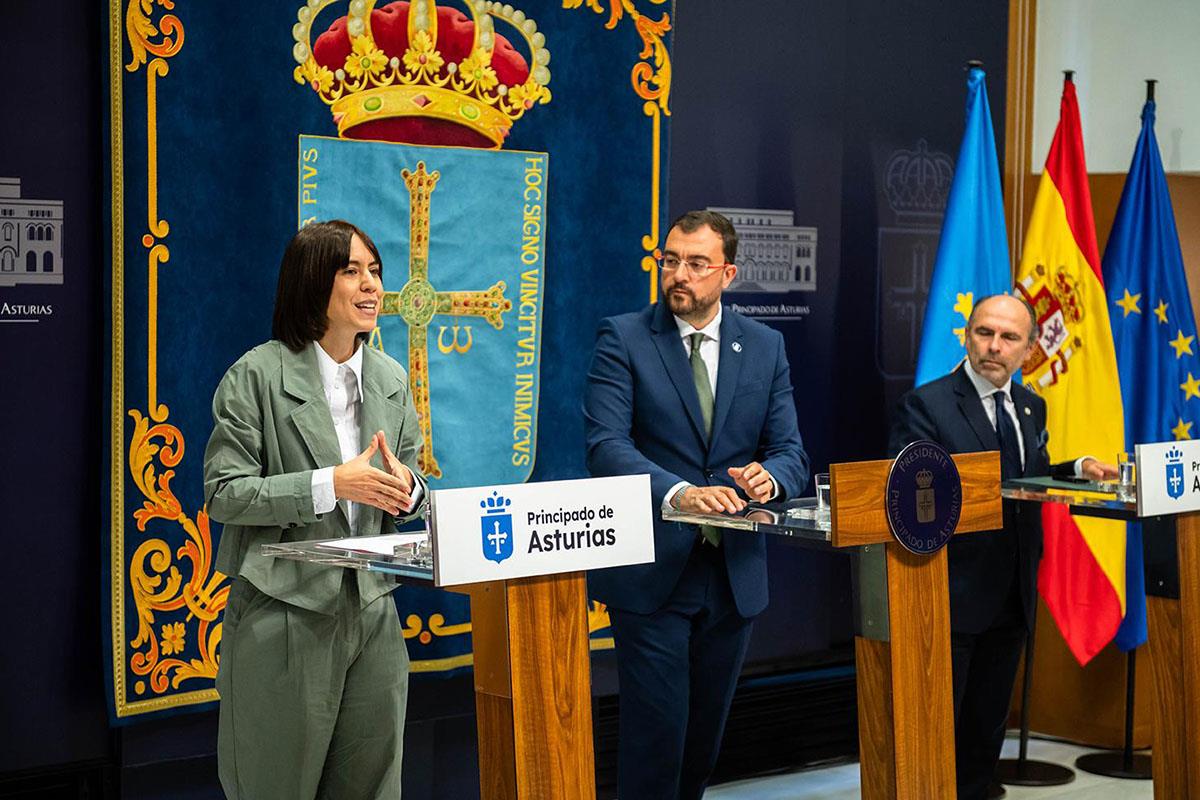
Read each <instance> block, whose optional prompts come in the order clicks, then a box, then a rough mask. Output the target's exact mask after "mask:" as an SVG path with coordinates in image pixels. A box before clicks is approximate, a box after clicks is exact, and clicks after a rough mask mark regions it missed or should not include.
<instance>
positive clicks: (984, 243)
mask: <svg viewBox="0 0 1200 800" xmlns="http://www.w3.org/2000/svg"><path fill="white" fill-rule="evenodd" d="M1011 276H1012V267H1011V266H1010V265H1009V261H1008V242H1007V240H1006V238H1005V228H1004V200H1003V197H1002V195H1001V192H1000V168H999V166H998V163H997V161H996V137H995V135H994V134H993V133H992V114H991V111H990V110H989V108H988V99H987V87H986V86H985V84H984V72H983V70H981V69H979V68H978V67H972V68H971V70H970V72H969V73H968V75H967V126H966V131H965V133H964V134H963V140H962V147H960V148H959V151H958V163H957V164H956V165H955V167H954V181H953V182H952V183H951V184H950V197H949V199H948V200H947V202H946V216H945V218H944V220H943V222H942V236H941V239H940V241H939V242H938V251H937V259H936V260H935V261H934V265H933V278H932V280H931V281H930V285H929V301H928V303H927V304H926V306H925V321H924V323H923V325H922V328H921V348H920V350H919V351H918V353H917V378H916V385H917V386H920V385H921V384H923V383H928V382H929V381H931V380H933V379H935V378H940V377H941V376H943V375H945V374H946V373H948V372H950V371H951V370H953V369H954V368H955V367H956V366H957V365H958V363H959V362H960V361H962V360H963V357H964V356H965V355H966V353H967V351H966V348H965V347H964V346H963V341H964V334H965V331H966V327H967V316H968V315H969V314H970V313H971V307H972V306H973V305H974V304H975V301H976V300H978V299H979V298H981V297H984V296H986V295H991V294H1002V293H1004V292H1007V291H1008V289H1009V286H1010V285H1011Z"/></svg>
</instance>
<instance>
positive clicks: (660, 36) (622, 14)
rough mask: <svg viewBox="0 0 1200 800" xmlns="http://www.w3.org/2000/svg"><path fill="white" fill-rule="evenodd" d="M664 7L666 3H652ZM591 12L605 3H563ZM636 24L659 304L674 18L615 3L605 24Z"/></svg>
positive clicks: (648, 253) (648, 257)
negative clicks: (657, 254) (657, 255)
mask: <svg viewBox="0 0 1200 800" xmlns="http://www.w3.org/2000/svg"><path fill="white" fill-rule="evenodd" d="M650 2H651V3H653V4H654V5H662V4H663V3H664V2H666V0H650ZM584 7H586V8H589V9H591V10H592V11H594V12H595V13H597V14H603V13H604V2H603V0H563V8H565V9H568V10H571V9H577V8H584ZM626 15H628V18H629V19H630V20H632V21H633V26H634V29H635V30H636V31H637V34H638V37H639V38H640V39H641V40H642V50H641V52H640V53H638V59H639V60H638V61H637V62H636V63H634V65H633V69H632V70H631V71H630V74H629V79H630V83H631V84H632V85H633V91H634V93H635V94H636V95H637V96H638V97H640V98H641V99H642V100H644V101H645V102H644V103H643V105H642V113H644V114H645V115H646V116H647V117H649V118H650V147H651V179H650V232H649V233H647V234H646V235H645V236H643V237H642V250H644V251H645V252H644V254H643V255H642V264H641V266H642V271H643V272H645V273H647V274H648V275H649V276H650V302H651V303H654V302H657V300H658V264H657V262H655V260H654V255H655V252H656V251H657V250H658V244H659V238H660V237H661V230H660V226H659V214H660V205H659V197H660V195H661V193H662V118H663V117H664V116H668V117H669V116H670V115H671V107H670V97H671V54H670V52H669V51H668V50H667V45H666V41H665V37H666V35H667V33H669V32H670V30H671V17H670V15H669V14H667V13H666V12H663V14H662V16H660V17H659V18H658V19H657V20H654V19H651V18H650V17H648V16H646V15H644V14H642V13H641V12H639V11H638V10H637V8H636V6H634V2H633V0H612V2H611V3H610V5H609V12H608V21H607V22H606V23H605V24H604V27H605V28H606V29H607V30H612V29H614V28H616V27H617V25H618V24H620V22H621V20H622V19H625V18H626Z"/></svg>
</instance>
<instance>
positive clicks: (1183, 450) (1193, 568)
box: [1003, 441, 1200, 800]
mask: <svg viewBox="0 0 1200 800" xmlns="http://www.w3.org/2000/svg"><path fill="white" fill-rule="evenodd" d="M1136 455H1137V473H1138V474H1137V486H1136V501H1124V500H1120V499H1118V498H1117V497H1116V496H1115V494H1114V490H1115V489H1116V488H1117V487H1115V486H1111V485H1104V484H1093V485H1083V486H1080V485H1072V484H1063V483H1060V482H1057V481H1053V480H1051V479H1032V480H1030V479H1027V480H1017V481H1006V482H1005V484H1004V490H1003V493H1004V496H1005V497H1006V498H1012V499H1016V500H1026V501H1034V502H1041V503H1063V504H1066V505H1068V506H1069V507H1070V509H1071V513H1072V514H1080V515H1088V516H1102V517H1109V518H1112V519H1127V520H1128V519H1143V520H1145V519H1148V518H1156V517H1157V518H1164V517H1166V518H1174V520H1175V533H1176V543H1175V549H1176V556H1177V566H1178V581H1177V582H1172V583H1174V584H1175V585H1176V586H1177V589H1178V590H1177V591H1170V592H1167V593H1165V594H1168V595H1171V596H1159V597H1155V596H1150V597H1147V599H1146V611H1147V616H1148V618H1149V619H1148V624H1149V633H1150V638H1151V639H1152V640H1153V642H1154V646H1153V648H1152V650H1151V653H1152V655H1151V667H1152V670H1153V674H1154V741H1153V744H1154V762H1153V773H1154V797H1155V798H1157V800H1177V799H1181V798H1195V797H1200V749H1198V748H1197V746H1196V742H1197V741H1198V740H1200V441H1184V442H1161V443H1156V444H1144V445H1138V446H1137V448H1136ZM1148 583H1149V582H1148ZM1147 594H1151V592H1150V591H1149V590H1148V591H1147Z"/></svg>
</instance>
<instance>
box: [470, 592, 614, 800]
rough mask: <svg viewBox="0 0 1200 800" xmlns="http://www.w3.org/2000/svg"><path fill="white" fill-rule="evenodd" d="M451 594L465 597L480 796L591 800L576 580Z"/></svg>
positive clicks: (584, 649) (585, 663)
mask: <svg viewBox="0 0 1200 800" xmlns="http://www.w3.org/2000/svg"><path fill="white" fill-rule="evenodd" d="M456 591H463V592H464V593H466V594H468V595H470V597H471V622H472V627H471V636H472V646H473V648H474V651H475V710H476V715H477V716H476V729H477V731H478V736H479V781H480V784H479V796H480V797H481V798H484V800H493V799H494V800H538V799H539V798H549V797H553V798H563V800H592V799H593V798H595V796H596V771H595V761H594V756H593V750H592V692H591V671H590V670H591V662H590V660H589V649H588V623H587V588H586V586H585V583H584V576H583V574H582V573H579V572H571V573H564V574H561V575H546V576H542V577H537V578H513V579H510V580H506V581H493V582H490V583H477V584H472V585H470V586H465V587H461V588H460V589H458V590H456Z"/></svg>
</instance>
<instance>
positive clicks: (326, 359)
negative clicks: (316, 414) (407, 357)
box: [309, 342, 363, 531]
mask: <svg viewBox="0 0 1200 800" xmlns="http://www.w3.org/2000/svg"><path fill="white" fill-rule="evenodd" d="M309 347H312V348H313V349H314V350H316V351H317V370H318V371H319V372H320V375H321V388H322V389H323V390H324V392H325V400H326V402H327V403H328V404H329V415H330V417H331V418H332V419H333V430H334V432H335V433H336V434H337V440H338V451H339V452H340V453H341V456H342V463H343V464H345V463H346V462H347V461H350V460H351V459H353V458H355V457H357V456H358V454H359V452H360V447H361V445H360V442H361V441H362V439H361V437H362V362H363V349H362V345H359V346H358V347H356V348H355V349H354V355H352V356H350V358H348V359H347V360H346V361H344V362H343V363H341V364H339V363H337V362H336V361H334V360H333V358H332V357H331V356H330V355H329V354H328V353H326V352H325V348H324V347H321V345H320V344H319V343H317V342H311V343H310V344H309ZM312 495H313V511H314V512H315V513H317V514H328V513H329V512H330V511H333V509H334V506H336V505H337V502H338V501H337V498H336V497H335V496H334V493H333V467H324V468H322V469H318V470H314V471H313V475H312ZM342 503H343V505H342V510H343V511H345V512H346V521H347V522H349V523H350V530H351V531H353V530H354V521H355V519H356V518H357V517H358V503H351V502H350V501H349V500H343V501H342Z"/></svg>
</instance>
